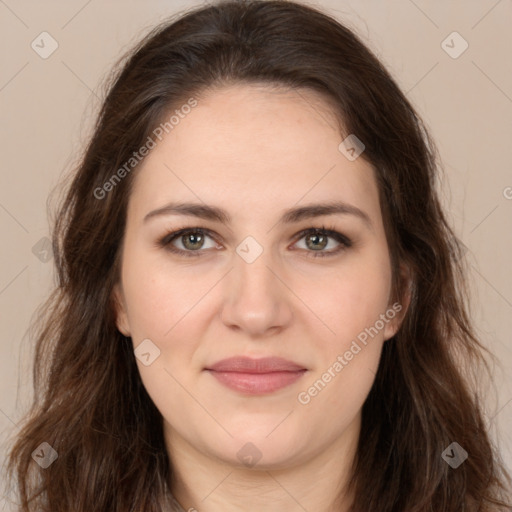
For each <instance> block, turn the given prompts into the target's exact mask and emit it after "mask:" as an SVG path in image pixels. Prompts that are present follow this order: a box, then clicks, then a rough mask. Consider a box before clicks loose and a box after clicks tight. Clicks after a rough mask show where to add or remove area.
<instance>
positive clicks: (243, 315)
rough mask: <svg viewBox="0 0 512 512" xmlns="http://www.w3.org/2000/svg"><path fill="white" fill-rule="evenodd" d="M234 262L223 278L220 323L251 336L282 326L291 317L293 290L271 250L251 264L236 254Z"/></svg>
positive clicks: (258, 335)
mask: <svg viewBox="0 0 512 512" xmlns="http://www.w3.org/2000/svg"><path fill="white" fill-rule="evenodd" d="M233 264H234V268H233V270H232V271H231V272H229V274H228V275H227V276H226V279H225V281H224V289H223V293H224V302H223V307H222V312H221V319H222V321H223V323H224V324H225V325H227V326H228V327H229V328H230V329H233V330H239V331H242V332H245V333H246V335H247V336H250V337H253V338H262V337H266V336H268V335H271V334H275V333H276V332H278V331H280V330H283V329H285V328H286V327H287V326H288V325H289V324H290V323H291V320H292V317H293V313H292V304H291V302H290V301H291V300H292V296H293V293H292V292H291V291H290V289H289V288H288V287H287V286H286V284H285V282H286V279H283V277H282V276H281V275H280V274H281V273H282V272H279V268H280V267H279V265H277V264H276V262H275V260H272V257H271V254H270V251H265V250H264V251H263V253H262V254H261V255H260V256H259V257H258V258H257V259H256V260H255V261H253V262H252V263H248V262H247V261H245V260H244V259H243V258H242V257H240V256H239V255H238V254H235V255H234V263H233Z"/></svg>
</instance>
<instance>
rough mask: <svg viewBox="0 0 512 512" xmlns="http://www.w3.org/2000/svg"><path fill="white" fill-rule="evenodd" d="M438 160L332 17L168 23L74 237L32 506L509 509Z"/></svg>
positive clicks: (21, 463) (64, 253) (217, 13)
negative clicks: (477, 379) (477, 386)
mask: <svg viewBox="0 0 512 512" xmlns="http://www.w3.org/2000/svg"><path fill="white" fill-rule="evenodd" d="M436 158H437V155H436V151H435V148H434V144H433V142H432V140H431V139H430V137H429V135H428V133H427V131H426V130H425V128H424V126H423V124H422V122H421V120H420V119H419V117H418V116H417V114H416V113H415V111H414V109H413V107H412V106H411V105H410V103H409V102H408V101H407V99H406V98H405V96H404V94H403V93H402V92H401V91H400V90H399V88H398V87H397V85H396V83H395V82H394V81H393V79H392V78H391V77H390V75H389V74H388V72H387V71H386V70H385V69H384V68H383V66H382V65H381V64H380V63H379V61H378V60H377V59H376V57H375V56H374V55H373V54H372V53H371V52H370V51H369V50H368V49H367V48H366V47H365V46H364V45H363V44H362V43H361V41H359V39H358V38H357V37H356V36H355V35H354V34H353V33H352V32H351V31H349V30H348V29H347V28H345V27H344V26H342V25H341V24H339V22H337V21H335V20H333V19H332V18H330V17H329V16H327V15H326V14H323V13H321V12H319V11H318V10H314V9H312V8H310V7H307V6H304V5H300V4H297V3H293V2H286V1H280V0H271V1H263V2H262V1H258V0H250V1H244V2H238V1H234V2H223V3H218V4H216V5H212V6H207V7H204V6H202V7H200V8H197V9H196V10H195V11H193V12H190V13H188V14H186V15H184V16H182V17H181V18H179V19H176V20H172V22H166V23H165V24H163V25H162V26H160V27H158V28H157V29H155V30H154V31H153V32H152V33H151V34H149V35H148V36H147V37H146V38H145V39H144V41H142V42H141V43H140V44H139V45H138V47H137V48H135V49H134V50H133V52H131V54H130V55H129V58H128V59H127V61H126V62H125V63H124V66H123V68H122V69H121V71H120V73H119V74H118V76H117V77H116V79H115V81H114V82H113V85H112V87H111V89H110V91H109V93H108V96H107V98H106V100H105V102H104V104H103V108H102V110H101V113H100V116H99V120H98V123H97V125H96V129H95V132H94V135H93V137H92V140H91V141H90V143H89V145H88V147H87V150H86V152H85V155H84V157H83V160H82V162H81V164H80V166H79V168H78V170H77V172H76V176H75V177H74V180H73V182H72V184H71V187H70V189H69V193H68V195H67V197H66V199H65V201H64V203H63V204H62V206H61V210H60V212H59V216H58V219H57V222H56V225H55V230H54V234H53V241H54V242H53V243H54V252H55V255H56V258H55V261H56V265H57V270H58V278H59V286H58V288H57V289H56V290H55V293H54V294H53V296H52V297H51V299H50V300H49V302H48V304H47V309H46V315H44V316H42V317H41V319H40V324H39V325H40V331H39V334H38V340H37V351H36V359H35V364H36V367H35V370H36V371H35V391H36V396H35V399H34V400H35V402H34V405H33V410H32V411H31V414H30V415H29V416H27V419H26V421H25V424H24V428H23V429H22V431H21V433H20V434H19V438H18V439H17V441H16V444H15V445H14V446H13V448H12V451H11V454H10V467H11V470H12V473H13V478H16V480H17V482H18V485H19V487H20V503H21V507H20V510H22V511H24V512H28V511H36V510H37V511H43V510H44V511H47V510H48V511H49V510H51V511H52V512H56V511H67V512H69V511H70V510H73V511H74V512H78V511H84V512H85V511H91V510H98V511H107V510H108V511H123V512H125V511H144V512H149V511H163V510H171V509H174V510H189V511H192V510H198V511H200V512H202V511H205V512H215V511H221V510H222V511H232V510H251V511H252V510H258V511H260V510H265V511H275V510H278V509H279V510H280V511H283V510H285V511H295V510H309V511H313V510H314V511H316V512H327V511H329V512H331V511H338V512H348V511H352V512H356V511H357V512H373V511H376V510H378V511H380V512H387V511H400V512H413V511H414V512H423V511H424V512H427V511H436V512H438V511H450V512H451V511H460V510H465V511H498V510H506V509H507V506H510V503H509V502H507V500H508V499H509V495H508V494H507V493H508V492H509V488H507V485H509V484H510V477H509V475H508V474H507V473H506V471H505V469H504V467H503V465H502V463H501V461H500V459H499V456H498V454H497V453H496V452H495V449H494V447H493V445H492V443H491V441H490V438H489V436H488V433H487V431H486V425H485V422H484V418H483V412H482V410H481V406H480V403H479V401H478V398H477V395H476V394H475V393H474V391H473V389H472V385H473V384H474V383H473V382H472V381H470V380H469V378H468V372H467V370H468V369H469V368H475V369H477V368H479V367H480V366H479V365H484V364H485V359H484V357H483V352H484V350H485V348H484V347H483V346H482V345H481V344H480V342H479V341H478V339H477V338H476V337H475V335H474V331H473V328H472V326H471V323H470V321H469V318H468V315H467V312H466V306H465V304H466V302H465V300H466V292H465V289H464V282H463V276H464V274H463V268H462V264H463V262H462V260H461V247H460V245H459V243H458V242H457V240H456V238H455V236H454V234H453V232H452V230H451V228H450V227H449V225H448V224H447V222H446V219H445V216H444V214H443V211H442V208H441V206H440V202H439V200H438V196H437V191H436V189H435V186H434V184H435V180H436V172H437V170H436ZM463 369H464V370H463Z"/></svg>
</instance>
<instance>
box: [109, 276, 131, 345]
mask: <svg viewBox="0 0 512 512" xmlns="http://www.w3.org/2000/svg"><path fill="white" fill-rule="evenodd" d="M112 305H113V308H114V315H115V319H116V326H117V329H118V330H119V331H120V332H121V333H122V334H124V335H125V336H126V337H129V336H131V331H130V325H129V322H128V315H127V313H126V302H125V300H124V294H123V291H122V288H121V285H120V284H119V283H116V284H115V285H114V288H113V290H112Z"/></svg>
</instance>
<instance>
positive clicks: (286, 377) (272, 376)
mask: <svg viewBox="0 0 512 512" xmlns="http://www.w3.org/2000/svg"><path fill="white" fill-rule="evenodd" d="M208 372H209V373H211V374H212V375H213V376H214V377H215V378H216V379H217V380H218V381H219V382H220V383H221V384H224V385H225V386H227V387H228V388H230V389H233V390H235V391H241V392H242V393H247V394H251V395H258V394H262V393H272V392H273V391H277V390H278V389H282V388H284V387H286V386H290V385H291V384H293V383H294V382H296V381H297V380H298V379H300V378H301V377H302V375H303V374H304V373H305V372H306V370H300V371H296V372H271V373H241V372H216V371H213V370H208Z"/></svg>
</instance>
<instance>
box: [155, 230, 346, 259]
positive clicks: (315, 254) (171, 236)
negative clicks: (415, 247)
mask: <svg viewBox="0 0 512 512" xmlns="http://www.w3.org/2000/svg"><path fill="white" fill-rule="evenodd" d="M190 233H198V234H201V235H203V236H204V235H207V236H209V237H210V238H212V239H214V240H215V237H214V236H213V235H212V232H211V231H210V230H209V229H205V228H200V227H193V228H183V229H179V230H177V231H173V232H171V233H167V234H166V235H165V236H163V237H162V238H161V239H159V240H158V242H157V246H158V247H160V248H164V249H166V250H168V251H170V252H172V253H175V254H179V255H182V256H185V257H192V258H193V257H199V256H201V254H202V252H203V250H202V249H198V250H197V251H190V250H188V251H184V250H182V249H177V248H176V247H174V246H173V245H172V244H171V242H173V241H174V240H176V239H177V238H179V237H180V236H183V235H186V234H190ZM311 234H321V235H326V236H327V237H328V238H333V239H334V240H336V241H337V242H339V243H340V244H341V246H340V247H338V248H337V249H334V250H330V251H327V252H326V251H310V250H306V252H308V253H310V256H311V257H312V258H325V257H330V256H336V255H337V254H339V253H340V252H342V251H344V250H346V249H348V248H349V247H351V246H352V240H350V238H348V237H347V236H345V235H343V234H342V233H339V232H338V231H336V230H335V229H334V227H325V226H322V227H321V228H308V229H305V230H303V231H301V232H300V233H298V234H297V236H298V238H297V240H296V242H295V243H297V242H298V241H299V240H301V239H302V238H304V237H305V236H307V235H311Z"/></svg>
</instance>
